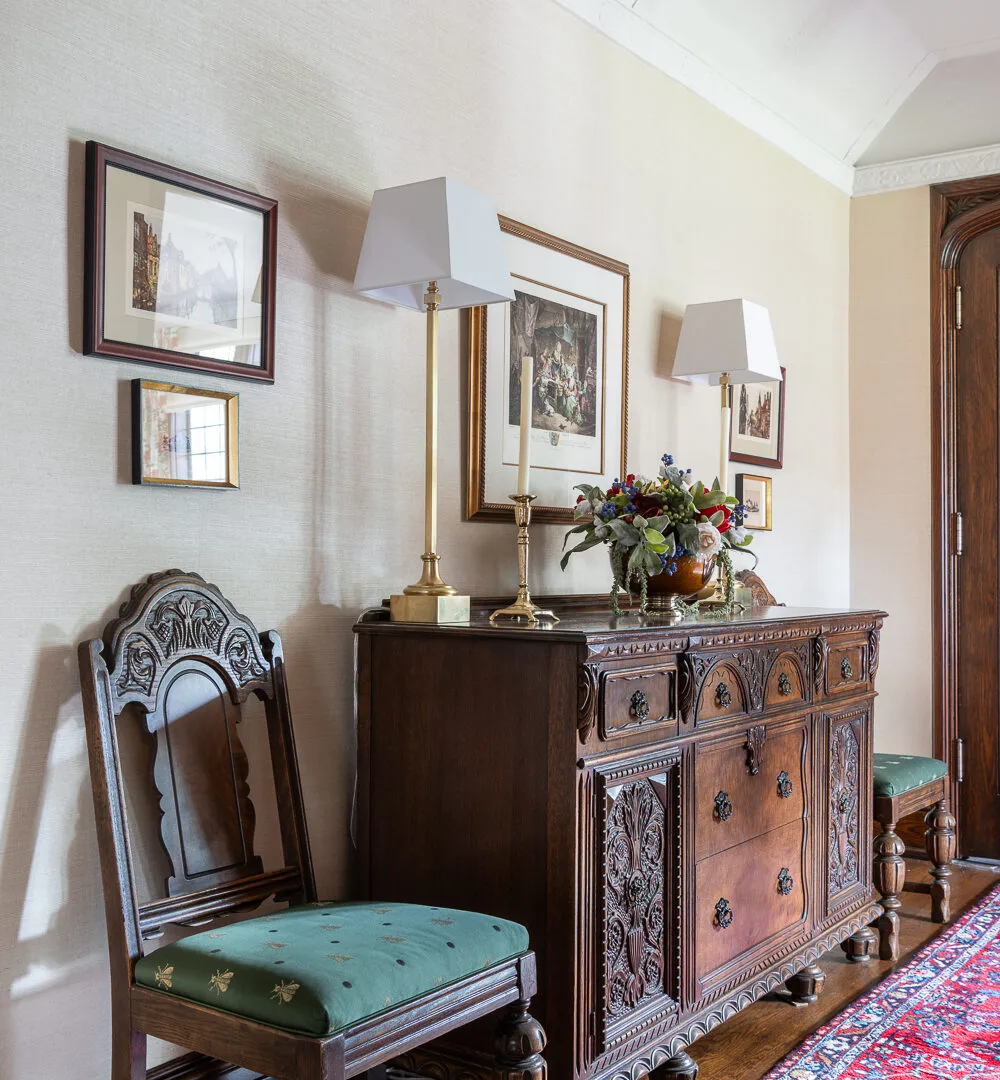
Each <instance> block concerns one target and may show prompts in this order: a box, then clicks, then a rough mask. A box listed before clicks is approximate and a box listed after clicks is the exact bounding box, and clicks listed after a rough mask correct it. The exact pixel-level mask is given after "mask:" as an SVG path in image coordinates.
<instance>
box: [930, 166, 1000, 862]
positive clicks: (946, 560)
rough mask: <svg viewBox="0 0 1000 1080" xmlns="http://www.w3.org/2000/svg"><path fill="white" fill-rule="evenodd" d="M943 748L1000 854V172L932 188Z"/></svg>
mask: <svg viewBox="0 0 1000 1080" xmlns="http://www.w3.org/2000/svg"><path fill="white" fill-rule="evenodd" d="M932 198H933V201H932V223H933V227H934V229H935V234H934V235H935V238H936V245H935V246H936V254H937V258H936V260H935V267H934V290H935V294H934V299H935V304H934V324H935V325H934V333H935V349H934V353H935V354H936V355H935V362H936V363H935V375H936V378H935V380H934V382H935V385H934V423H935V427H936V430H935V432H934V435H935V445H936V446H937V447H938V448H939V449H938V455H937V461H936V466H937V467H936V470H935V472H936V475H935V496H936V506H937V507H938V508H939V513H938V518H937V537H936V566H935V570H936V578H937V580H936V586H937V588H936V609H937V610H936V612H935V616H936V618H935V623H936V632H937V641H938V644H939V646H940V648H939V649H938V650H936V652H937V656H936V660H937V664H938V667H937V670H936V680H937V691H938V693H937V703H936V704H937V709H936V742H937V752H938V754H939V755H940V756H942V757H944V758H945V759H946V760H947V761H948V763H949V766H950V771H951V777H952V793H953V804H954V806H955V808H956V812H957V816H958V821H959V851H960V853H961V854H962V855H963V856H964V857H966V858H981V859H989V860H996V859H1000V574H998V569H997V550H998V545H1000V539H998V538H1000V177H989V178H986V179H981V180H974V181H962V182H958V183H955V184H948V185H942V186H941V187H938V188H935V189H934V190H933V192H932Z"/></svg>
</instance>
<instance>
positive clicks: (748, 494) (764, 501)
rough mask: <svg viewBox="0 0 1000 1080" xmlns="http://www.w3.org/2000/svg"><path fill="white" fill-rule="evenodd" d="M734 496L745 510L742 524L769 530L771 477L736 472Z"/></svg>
mask: <svg viewBox="0 0 1000 1080" xmlns="http://www.w3.org/2000/svg"><path fill="white" fill-rule="evenodd" d="M736 498H737V499H739V501H740V502H741V503H743V505H744V506H746V508H747V511H746V514H745V515H744V518H743V524H744V526H745V527H746V528H748V529H761V530H763V531H765V532H770V531H771V477H770V476H753V475H752V474H751V473H737V474H736Z"/></svg>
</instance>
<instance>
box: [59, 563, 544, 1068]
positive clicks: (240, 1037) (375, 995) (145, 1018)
mask: <svg viewBox="0 0 1000 1080" xmlns="http://www.w3.org/2000/svg"><path fill="white" fill-rule="evenodd" d="M80 671H81V682H82V687H83V698H84V711H85V718H86V725H87V742H88V749H89V753H90V766H91V777H92V781H93V789H94V806H95V811H96V817H97V831H98V846H99V850H100V858H101V872H102V878H103V884H104V895H105V912H106V916H107V924H108V943H109V951H110V959H111V997H112V1064H111V1080H147V1078H149V1080H157V1078H159V1080H166V1078H168V1077H169V1080H185V1078H190V1080H194V1078H199V1080H201V1078H206V1080H207V1078H209V1077H222V1076H225V1077H226V1080H251V1078H253V1077H273V1078H275V1080H346V1078H347V1077H350V1076H355V1075H357V1074H359V1073H369V1074H371V1075H373V1076H377V1075H381V1074H384V1065H385V1063H386V1062H387V1061H389V1060H390V1059H392V1058H393V1057H395V1056H397V1055H399V1054H401V1053H404V1052H406V1051H409V1050H412V1049H414V1048H416V1047H418V1046H420V1045H422V1044H423V1043H425V1042H427V1041H429V1040H430V1039H432V1038H436V1037H437V1036H439V1035H441V1034H443V1033H445V1032H447V1031H450V1030H452V1029H454V1028H456V1027H459V1026H462V1025H464V1024H467V1023H469V1022H470V1021H473V1020H476V1019H478V1018H480V1017H483V1016H486V1015H487V1014H489V1013H492V1012H495V1011H498V1010H502V1015H501V1016H500V1018H499V1024H498V1027H497V1035H496V1040H495V1044H494V1056H495V1063H496V1064H495V1075H497V1076H498V1077H501V1078H502V1080H544V1078H545V1071H546V1070H545V1062H544V1060H543V1058H542V1056H541V1053H542V1050H543V1049H544V1046H545V1035H544V1032H543V1031H542V1028H541V1026H540V1025H539V1024H538V1022H537V1021H536V1020H534V1019H533V1018H532V1017H531V1016H530V1015H529V1013H528V1004H529V1002H530V999H531V997H532V995H533V994H534V992H535V961H534V954H533V953H531V952H530V951H529V948H528V935H527V931H526V930H525V929H524V927H523V926H520V925H519V924H517V923H514V922H510V921H508V920H506V919H503V918H499V917H496V916H492V915H484V914H477V913H474V912H466V911H455V910H452V909H448V908H441V907H433V906H422V905H413V904H399V903H394V902H392V900H391V898H390V899H387V900H386V901H384V902H377V903H376V902H365V903H332V902H330V903H328V902H319V901H317V898H316V886H315V881H314V877H313V869H312V860H311V857H310V852H309V841H308V836H307V832H306V823H305V814H304V810H303V803H302V792H301V787H300V781H299V773H298V766H297V762H296V756H295V744H294V737H293V732H292V724H291V715H290V711H289V705H288V694H287V689H286V683H285V668H284V658H283V654H282V649H281V642H280V639H279V638H278V635H277V634H276V633H274V632H273V631H271V632H268V633H264V634H258V633H257V631H256V630H255V629H254V627H253V625H252V624H251V623H250V622H249V621H248V620H247V619H246V618H244V617H243V616H242V615H240V614H239V613H238V612H237V611H236V610H235V609H234V608H233V607H232V605H231V604H230V603H229V602H228V601H227V600H225V599H224V598H223V596H222V594H221V593H220V592H219V591H218V589H216V588H215V586H214V585H209V584H207V583H206V582H205V581H204V580H203V579H202V578H200V577H198V575H196V574H185V573H182V572H181V571H179V570H171V571H167V572H166V573H164V574H155V575H153V576H152V577H150V578H149V579H148V580H147V581H146V582H144V583H142V584H140V585H137V586H136V587H135V588H134V589H133V590H132V596H131V599H130V600H129V601H128V602H126V603H125V604H124V605H123V606H122V611H121V617H120V618H118V619H117V620H115V621H114V622H112V623H110V624H109V625H108V627H107V629H106V631H105V636H104V639H103V640H95V641H88V642H84V643H83V644H82V645H81V647H80ZM250 694H255V695H257V696H258V697H260V698H261V699H262V700H263V701H264V712H265V715H266V724H267V736H268V744H269V748H270V755H271V765H272V769H273V776H274V790H275V795H276V804H277V810H278V820H279V826H280V833H281V847H282V854H283V863H284V865H282V866H280V867H278V868H276V869H271V870H266V869H265V868H264V866H263V863H262V860H261V859H260V858H259V857H258V856H257V855H256V854H255V853H254V823H255V810H254V807H253V805H252V803H251V801H250V787H249V784H248V773H249V766H248V760H247V756H246V753H245V752H244V750H243V747H242V744H241V741H240V737H239V731H238V728H237V724H238V723H239V722H240V720H241V715H242V714H241V706H242V704H243V703H244V702H245V701H246V699H247V697H248V696H249V695H250ZM135 708H137V709H138V711H139V713H140V714H141V715H143V716H144V719H145V727H146V729H147V732H148V735H147V737H148V738H149V740H150V743H151V749H152V759H153V780H154V782H155V787H156V792H155V795H156V797H157V798H158V801H159V809H160V814H161V819H160V833H161V837H162V841H163V847H164V848H165V850H166V854H167V856H168V858H169V861H170V865H171V873H170V875H169V876H168V878H167V881H166V885H165V888H164V895H163V896H161V897H159V898H157V899H153V900H148V901H143V902H141V901H140V899H139V897H138V890H137V882H136V874H135V872H134V863H133V849H132V847H131V844H130V832H129V824H130V822H129V816H128V814H127V812H126V799H125V794H124V787H123V781H122V765H121V760H120V755H119V744H118V727H119V724H124V723H128V722H134V719H135V717H134V715H133V712H134V709H135ZM130 794H131V788H130ZM129 805H130V806H131V805H132V803H131V802H130V803H129ZM137 831H138V830H133V833H132V834H131V835H132V836H133V838H134V837H135V835H136V833H137ZM269 899H274V900H277V901H280V902H282V903H285V904H287V905H288V906H287V907H284V908H280V909H277V910H274V911H272V912H269V913H268V914H265V915H258V916H256V917H251V918H243V919H241V920H239V921H230V920H229V919H228V918H227V919H226V921H224V922H219V921H218V920H220V919H222V918H223V917H228V916H232V915H235V914H241V915H242V914H245V913H246V912H248V911H251V910H252V909H254V908H256V907H258V906H259V905H260V904H262V903H263V902H264V901H266V900H269ZM168 924H169V925H172V926H175V927H179V928H181V929H182V930H183V929H186V928H192V927H196V928H198V932H196V933H189V934H187V935H186V936H183V937H181V938H180V939H179V940H176V941H173V942H171V943H170V944H166V945H162V946H161V947H160V948H158V949H155V950H152V951H149V952H147V951H146V950H145V947H144V945H145V942H146V941H149V940H151V939H154V938H157V937H159V936H160V935H161V934H162V932H163V928H164V927H165V926H167V925H168ZM204 927H209V928H208V929H203V928H204ZM148 1036H154V1037H156V1038H160V1039H165V1040H167V1041H168V1042H172V1043H174V1044H178V1045H180V1046H183V1047H184V1048H185V1049H187V1050H189V1051H190V1052H189V1053H188V1054H186V1055H185V1056H183V1057H182V1058H179V1059H176V1060H175V1061H174V1062H171V1063H168V1064H167V1065H165V1066H159V1067H156V1068H154V1069H151V1070H149V1071H147V1067H146V1040H147V1037H148ZM233 1066H236V1067H237V1068H236V1070H235V1071H234V1069H233Z"/></svg>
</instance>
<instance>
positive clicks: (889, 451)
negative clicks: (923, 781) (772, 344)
mask: <svg viewBox="0 0 1000 1080" xmlns="http://www.w3.org/2000/svg"><path fill="white" fill-rule="evenodd" d="M930 258H931V256H930V189H929V188H926V187H923V188H912V189H910V190H907V191H894V192H888V193H886V194H883V195H869V196H865V197H864V198H860V199H854V200H852V202H851V325H850V339H851V504H850V505H851V603H852V604H853V605H855V606H869V605H871V606H878V605H881V606H882V607H883V608H884V609H885V610H886V611H888V612H889V613H890V618H889V619H888V620H887V621H886V624H885V629H884V631H883V636H882V647H881V663H880V667H879V676H878V682H879V692H880V694H881V697H880V698H879V702H878V707H877V709H876V721H875V748H876V750H882V751H890V750H891V751H895V752H897V753H910V754H930V753H932V734H933V733H932V715H933V698H932V693H933V680H932V671H933V668H932V659H933V658H932V655H931V648H932V632H931V616H932V612H931V471H930V470H931V444H930V430H931V428H930V424H931V419H930V417H931V369H930V294H931V286H930V265H931V264H930ZM890 493H891V494H890Z"/></svg>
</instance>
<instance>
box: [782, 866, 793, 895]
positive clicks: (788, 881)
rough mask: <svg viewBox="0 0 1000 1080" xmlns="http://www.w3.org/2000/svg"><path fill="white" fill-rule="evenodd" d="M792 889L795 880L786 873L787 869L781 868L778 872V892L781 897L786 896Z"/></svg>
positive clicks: (785, 867)
mask: <svg viewBox="0 0 1000 1080" xmlns="http://www.w3.org/2000/svg"><path fill="white" fill-rule="evenodd" d="M794 888H795V879H794V878H793V877H792V875H791V874H790V873H789V872H788V867H787V866H783V867H782V868H781V869H780V870H779V871H778V892H780V893H781V895H782V896H787V895H788V894H789V893H790V892H791V891H792V889H794Z"/></svg>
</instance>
